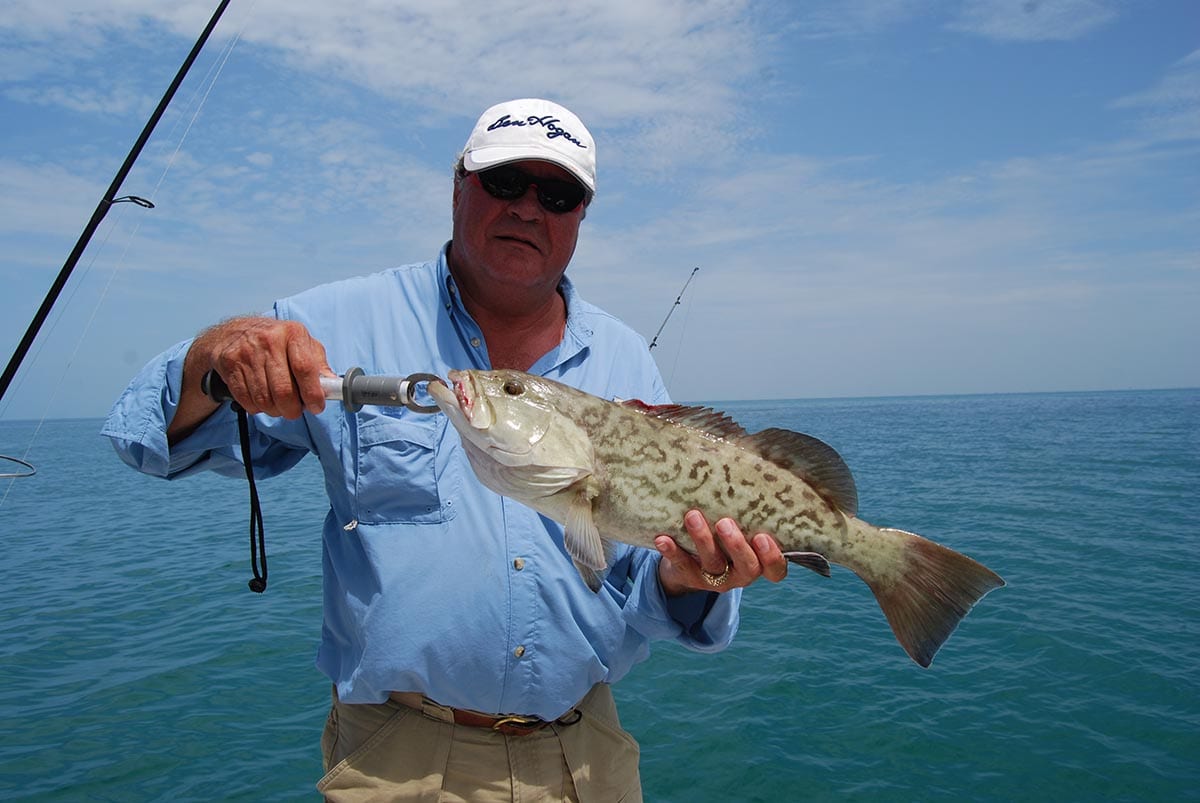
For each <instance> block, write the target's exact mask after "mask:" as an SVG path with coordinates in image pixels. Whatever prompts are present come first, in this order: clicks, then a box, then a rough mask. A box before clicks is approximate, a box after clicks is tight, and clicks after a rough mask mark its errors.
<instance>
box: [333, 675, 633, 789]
mask: <svg viewBox="0 0 1200 803" xmlns="http://www.w3.org/2000/svg"><path fill="white" fill-rule="evenodd" d="M578 708H579V710H580V711H582V712H583V717H582V719H580V721H579V722H577V723H575V724H574V725H560V724H558V723H554V724H551V725H549V726H548V727H546V728H543V729H542V730H540V731H537V732H535V733H531V734H528V735H525V736H505V735H503V734H500V733H496V732H495V731H492V730H488V729H485V728H472V727H467V726H463V725H455V724H454V723H453V722H442V721H439V720H436V719H432V718H430V717H428V716H426V715H424V714H422V713H421V712H420V711H417V710H416V709H413V708H409V707H407V706H405V705H402V704H400V703H397V702H394V701H391V700H389V701H387V702H385V703H380V704H377V705H351V704H348V703H343V702H341V701H340V700H338V699H337V696H336V694H335V695H334V701H333V707H332V709H331V710H330V712H329V719H328V721H327V722H326V723H325V732H324V734H323V736H322V737H321V750H322V752H323V754H324V757H325V771H326V774H325V777H324V778H322V779H321V781H320V782H319V783H318V784H317V790H318V791H320V792H321V793H322V794H324V795H325V799H326V800H327V801H331V803H366V802H367V801H393V800H394V801H428V802H429V803H446V802H448V801H470V802H471V803H474V802H475V801H486V802H487V803H491V802H492V801H511V802H512V803H518V801H519V802H520V803H527V801H578V803H616V801H628V803H641V800H642V791H641V781H640V779H639V777H638V746H637V742H635V741H634V739H633V737H632V736H630V735H629V734H628V733H626V732H625V731H624V730H622V728H621V723H620V721H619V720H618V719H617V708H616V704H615V703H614V702H613V697H612V691H611V689H610V688H609V687H608V686H607V685H605V684H599V685H597V686H594V687H593V688H592V690H591V691H590V692H588V695H587V696H586V697H584V698H583V700H582V701H581V702H580V703H579V706H578Z"/></svg>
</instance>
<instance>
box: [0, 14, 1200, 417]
mask: <svg viewBox="0 0 1200 803" xmlns="http://www.w3.org/2000/svg"><path fill="white" fill-rule="evenodd" d="M215 5H216V2H215V0H206V1H205V2H191V1H190V0H189V1H188V2H168V0H122V2H119V3H114V2H112V0H105V2H100V1H99V0H55V2H54V3H46V2H44V0H0V119H2V120H3V123H2V124H0V137H2V138H3V147H2V148H0V242H3V248H2V249H0V286H2V287H3V288H4V289H3V292H2V293H0V355H3V358H4V359H5V360H6V361H7V356H8V354H9V353H10V352H11V350H12V348H14V347H15V345H16V343H17V341H18V339H19V337H20V335H21V333H22V332H23V331H24V329H25V326H26V325H27V324H28V321H29V319H30V317H31V316H32V314H33V312H34V310H35V309H36V308H37V305H38V304H39V303H40V302H41V299H42V296H43V295H44V293H45V291H46V289H47V288H48V287H49V285H50V282H51V281H52V280H53V277H54V276H55V274H56V273H57V272H58V269H59V268H60V267H61V265H62V263H63V260H64V259H65V258H66V256H67V254H68V253H69V251H70V249H71V247H72V245H73V244H74V242H75V239H76V237H77V236H78V234H79V232H80V230H81V229H82V228H83V226H84V224H85V223H86V222H87V219H88V217H89V216H90V214H91V212H92V210H93V209H94V208H95V206H96V203H97V201H99V199H100V197H101V196H102V195H103V193H104V191H105V189H106V188H107V186H108V184H109V182H110V181H111V179H112V176H113V174H114V173H115V171H116V170H117V168H118V167H119V166H120V164H121V161H122V160H123V159H124V157H125V154H126V152H127V151H128V149H129V148H130V146H131V145H132V143H133V141H134V139H135V138H136V136H137V134H138V132H139V131H140V130H141V128H142V126H143V125H144V123H145V120H146V118H147V117H148V115H149V113H150V112H151V110H152V109H153V107H154V105H155V104H156V103H157V101H158V98H159V96H160V95H161V94H162V92H163V90H164V89H165V88H166V86H167V84H168V83H169V81H170V79H171V77H172V76H173V75H174V73H175V70H176V69H177V68H178V65H179V63H180V62H181V61H182V59H183V57H184V55H185V54H186V52H187V50H188V49H189V48H190V46H191V43H192V42H193V41H194V39H195V37H196V36H197V35H198V34H199V32H200V30H201V29H202V28H203V26H204V24H205V22H206V21H207V20H208V18H209V16H210V15H211V13H212V10H213V8H215ZM231 45H232V48H231ZM214 78H215V80H214ZM519 96H542V97H550V98H553V99H555V100H558V101H560V102H562V103H564V104H566V105H567V106H569V107H570V108H572V109H573V110H574V111H576V112H577V113H578V114H579V115H580V117H582V118H583V120H584V121H585V122H586V123H587V124H588V126H589V127H590V128H591V130H592V132H593V134H594V135H595V136H596V138H597V140H598V149H597V152H598V157H599V182H598V183H599V193H598V197H597V200H596V202H595V204H593V206H592V208H591V210H590V211H589V214H588V217H587V220H586V221H585V223H584V226H583V231H582V234H581V238H580V246H579V249H578V251H577V252H576V257H575V260H574V262H573V264H572V267H571V269H570V273H571V275H572V276H573V277H574V278H575V280H576V282H577V283H578V285H579V286H580V288H581V289H582V291H583V292H584V294H585V296H586V297H587V298H589V299H590V300H592V301H593V302H595V303H598V304H600V305H601V306H603V307H605V308H607V309H608V310H609V311H611V312H613V313H614V314H616V315H617V316H619V317H621V318H622V319H624V320H625V321H626V322H628V323H629V324H630V325H631V326H633V327H634V328H635V329H637V330H638V331H640V332H641V333H642V334H644V335H645V336H646V337H647V339H649V338H650V337H651V336H652V335H653V334H654V332H655V331H656V330H657V329H658V326H659V325H660V324H661V323H662V320H663V318H664V316H666V314H667V312H668V311H669V310H670V308H671V304H672V302H673V301H674V299H675V297H676V295H677V294H678V292H679V290H680V288H681V287H682V286H683V283H684V281H685V280H686V279H687V276H688V274H689V273H690V271H691V269H692V268H693V267H694V266H699V267H700V269H701V270H700V273H699V274H698V276H697V278H696V281H695V282H694V283H693V284H692V286H691V287H690V288H689V290H688V293H687V294H686V295H685V297H684V302H683V304H681V305H680V307H678V308H677V309H676V310H675V313H674V315H673V316H672V318H671V320H670V322H669V324H668V325H667V328H666V331H665V332H664V333H663V336H662V337H661V338H660V340H659V347H658V348H656V349H655V355H656V357H657V358H658V359H659V364H660V366H661V368H662V370H663V374H664V376H665V377H666V378H667V380H668V385H669V387H670V389H671V391H672V393H673V395H674V396H675V397H676V398H679V399H689V400H719V399H738V398H775V397H819V396H874V395H907V394H940V393H977V392H1008V391H1046V390H1083V389H1118V388H1155V387H1179V386H1197V385H1200V358H1198V357H1197V356H1196V352H1197V347H1198V346H1200V315H1198V314H1197V309H1198V308H1200V303H1198V302H1200V181H1198V179H1200V158H1198V156H1200V4H1197V3H1195V2H1193V0H1182V1H1180V2H1154V1H1153V0H1139V1H1138V2H1134V0H1013V1H1010V0H1003V1H1001V0H968V1H967V2H940V1H939V0H841V1H839V2H832V1H831V2H799V3H783V2H775V3H767V2H754V1H753V0H712V1H711V2H683V0H674V1H671V2H663V1H662V0H636V1H629V2H626V0H579V1H578V2H574V3H571V4H569V5H564V4H561V3H541V2H532V1H529V0H527V1H526V2H510V0H493V2H489V3H477V2H436V1H434V0H419V1H417V2H406V1H401V0H387V1H386V2H385V1H384V0H361V2H358V1H351V0H347V1H346V2H342V3H329V2H310V1H309V0H234V2H233V4H232V5H231V7H230V9H229V11H228V12H227V13H226V15H225V17H224V19H223V20H222V22H221V24H220V26H219V28H218V31H217V34H216V35H215V36H214V39H213V40H212V41H211V42H210V43H209V46H208V48H207V49H206V50H205V51H204V53H203V54H202V55H201V57H200V59H199V60H198V62H197V64H196V65H195V67H194V68H193V70H192V73H191V75H190V76H189V78H188V80H187V82H186V83H185V84H184V85H183V87H182V89H181V90H180V92H179V94H178V96H177V97H176V100H175V102H174V104H173V105H172V107H171V109H170V110H169V112H168V114H167V116H166V117H165V118H164V120H163V122H162V123H161V124H160V125H159V128H158V130H157V132H156V134H155V136H154V138H153V139H152V140H151V143H150V146H149V147H148V148H147V149H146V151H145V153H144V154H143V156H142V158H141V160H140V161H139V163H138V165H137V167H136V168H135V170H134V171H133V173H132V174H131V176H130V177H129V179H128V180H126V182H125V184H124V186H123V188H122V194H136V195H141V196H145V197H148V198H151V199H152V200H154V202H155V203H156V204H157V207H156V208H155V209H154V210H150V211H147V210H144V209H140V208H137V207H134V206H132V205H130V204H122V205H117V206H115V207H114V208H113V211H112V212H111V213H110V214H109V216H108V218H107V220H106V222H105V224H104V225H103V226H102V227H101V229H100V231H99V233H98V235H97V236H96V237H95V239H94V240H93V242H92V244H91V246H90V247H89V249H88V251H87V252H86V254H85V256H84V258H83V260H82V261H81V263H80V266H79V270H78V271H77V274H76V277H75V279H74V280H73V281H72V283H71V284H70V285H69V287H68V292H67V294H66V295H65V296H64V298H63V300H62V301H60V303H59V305H58V306H57V307H56V310H55V314H54V315H53V316H52V319H51V320H52V322H53V328H52V329H51V330H49V331H47V332H46V333H44V334H43V335H42V337H41V338H40V339H39V341H38V344H37V346H36V347H35V352H34V354H33V355H31V357H30V359H29V360H27V362H26V366H25V368H24V369H23V370H22V372H21V374H20V375H19V377H18V383H17V385H15V386H14V388H13V389H12V390H10V392H9V395H8V397H7V398H6V399H5V400H4V401H3V402H2V403H0V417H3V418H31V417H32V418H39V417H41V416H43V415H50V416H63V415H79V416H84V415H86V416H91V415H103V414H104V413H105V412H106V411H107V409H108V406H109V405H110V404H111V402H112V400H113V399H114V398H115V397H116V395H117V394H118V393H119V392H120V389H121V388H122V387H123V386H124V384H125V382H126V381H128V379H129V377H130V376H132V374H133V373H134V372H136V370H137V369H138V368H139V367H140V366H141V365H142V364H143V363H144V362H145V361H146V360H148V359H149V358H150V357H152V356H153V355H154V354H155V353H157V352H158V351H161V350H162V349H164V348H166V347H168V346H169V345H171V344H172V343H174V342H176V341H178V340H181V339H183V338H185V337H188V336H190V335H192V334H194V333H195V332H196V331H197V330H199V329H201V328H203V327H204V326H206V325H208V324H210V323H213V322H215V321H217V320H220V319H222V318H225V317H228V316H231V315H235V314H241V313H248V312H257V311H261V310H264V309H266V308H268V307H269V305H270V303H271V302H272V301H273V300H274V299H275V298H277V297H280V296H283V295H287V294H289V293H292V292H295V291H298V290H301V289H304V288H306V287H309V286H311V285H314V284H317V283H320V282H324V281H331V280H335V279H338V278H340V277H344V276H349V275H354V274H359V273H364V272H371V271H375V270H380V269H383V268H386V267H390V266H394V265H398V264H404V263H407V262H415V261H422V260H424V259H427V258H429V257H431V256H432V255H433V254H434V253H435V252H436V250H437V249H438V248H439V246H440V245H441V244H442V243H443V242H444V241H445V239H446V238H447V237H448V236H449V227H450V225H449V224H450V206H449V203H450V166H451V164H452V163H453V160H454V158H455V156H456V155H457V152H458V149H459V148H460V147H461V146H462V143H463V141H464V140H465V139H466V135H467V133H468V132H469V131H470V128H471V126H472V125H473V123H474V121H475V119H476V118H477V117H478V115H479V114H480V112H482V110H483V109H484V108H486V107H487V106H488V105H490V104H492V103H494V102H497V101H499V100H504V99H507V98H511V97H519ZM345 367H347V366H335V368H339V369H342V368H345ZM424 368H425V366H419V365H414V366H412V369H413V370H414V371H419V370H424Z"/></svg>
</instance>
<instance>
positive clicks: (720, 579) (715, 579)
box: [700, 561, 733, 588]
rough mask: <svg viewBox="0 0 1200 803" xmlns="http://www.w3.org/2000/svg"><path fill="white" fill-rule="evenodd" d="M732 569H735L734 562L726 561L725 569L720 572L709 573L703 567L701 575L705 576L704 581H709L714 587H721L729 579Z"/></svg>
mask: <svg viewBox="0 0 1200 803" xmlns="http://www.w3.org/2000/svg"><path fill="white" fill-rule="evenodd" d="M731 571H733V564H732V563H730V562H729V561H725V571H723V572H721V573H720V574H709V573H708V572H706V571H704V569H701V570H700V576H701V577H703V578H704V582H706V583H708V584H709V585H710V586H712V587H713V588H720V587H721V586H723V585H725V581H726V580H728V579H729V573H730V572H731Z"/></svg>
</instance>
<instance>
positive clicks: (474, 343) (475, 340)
mask: <svg viewBox="0 0 1200 803" xmlns="http://www.w3.org/2000/svg"><path fill="white" fill-rule="evenodd" d="M471 345H472V346H474V347H475V348H479V338H477V337H473V338H471Z"/></svg>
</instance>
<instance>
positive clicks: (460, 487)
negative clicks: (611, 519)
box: [104, 99, 786, 802]
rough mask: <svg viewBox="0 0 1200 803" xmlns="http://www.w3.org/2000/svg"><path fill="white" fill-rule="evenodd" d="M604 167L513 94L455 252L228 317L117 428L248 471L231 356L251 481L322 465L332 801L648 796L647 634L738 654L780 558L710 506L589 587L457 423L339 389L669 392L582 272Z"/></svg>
mask: <svg viewBox="0 0 1200 803" xmlns="http://www.w3.org/2000/svg"><path fill="white" fill-rule="evenodd" d="M595 164H596V162H595V144H594V142H593V140H592V137H591V135H590V134H589V133H588V131H587V129H586V128H585V127H584V126H583V123H582V122H580V120H579V119H578V118H577V117H576V116H575V115H574V114H572V113H571V112H569V111H568V110H566V109H564V108H562V107H561V106H558V105H556V104H554V103H550V102H548V101H544V100H536V99H523V100H515V101H511V102H508V103H502V104H499V105H497V106H493V107H492V108H490V109H488V110H487V111H486V112H484V114H483V116H482V117H481V118H480V119H479V122H478V124H477V125H476V126H475V129H474V131H473V132H472V133H471V136H470V138H469V139H468V141H467V144H466V147H465V149H464V151H463V154H462V157H461V158H460V161H459V163H458V165H457V168H456V170H455V180H454V194H453V238H452V239H451V241H450V242H449V243H447V245H446V246H445V247H444V248H443V249H442V252H441V254H440V255H439V257H438V258H437V259H435V260H432V261H430V262H426V263H424V264H418V265H409V266H405V267H402V268H397V269H395V270H391V271H387V272H384V273H380V274H376V275H373V276H366V277H359V278H355V279H349V280H345V281H341V282H337V283H334V284H331V285H326V286H323V287H318V288H315V289H313V290H310V291H308V292H305V293H301V294H300V295H297V296H295V297H292V298H289V299H285V300H282V301H279V302H277V303H276V304H275V307H274V314H273V316H270V317H262V318H239V319H234V320H231V321H228V322H225V323H223V324H219V325H217V326H215V327H213V328H211V329H209V330H207V331H205V332H203V333H201V334H200V335H199V336H198V337H196V338H195V339H194V340H193V341H187V342H184V343H181V344H179V345H177V346H175V347H174V348H173V349H170V350H168V351H167V352H165V353H164V354H163V355H161V356H160V357H158V358H157V359H155V360H154V361H152V362H151V363H150V364H149V365H148V366H146V368H144V369H143V371H142V373H141V374H140V375H139V376H138V377H137V378H136V379H135V380H134V381H133V383H131V385H130V386H129V388H128V389H127V390H126V392H125V393H124V395H122V397H121V398H120V399H119V400H118V401H117V403H116V405H115V406H114V408H113V412H112V414H111V415H110V417H109V419H108V422H107V423H106V425H105V429H104V433H105V434H106V435H108V436H109V437H110V438H112V440H113V442H114V445H115V446H116V448H117V450H118V452H119V453H120V455H121V457H122V458H123V459H124V460H125V461H126V462H128V463H130V464H131V465H133V466H134V467H135V468H138V469H139V470H141V471H144V472H147V473H150V474H154V475H158V476H165V477H172V478H173V477H179V476H183V475H186V474H190V473H193V472H196V471H200V470H216V471H221V472H223V473H229V474H234V475H237V474H240V473H241V472H242V468H241V465H240V463H239V461H238V454H239V453H238V451H237V449H236V447H235V444H236V443H237V439H238V435H237V431H236V426H235V421H234V417H233V414H232V413H231V411H230V409H229V407H228V406H220V405H218V404H216V403H215V402H213V401H211V400H210V399H208V398H207V397H206V396H205V395H204V394H203V393H202V392H201V390H200V378H201V377H202V376H203V375H204V374H205V373H206V372H207V371H209V370H214V369H215V370H216V371H217V372H218V373H219V374H220V375H221V377H222V378H224V380H225V381H226V383H227V384H228V385H229V388H230V391H231V393H232V395H233V397H234V398H235V399H236V400H237V401H238V402H239V403H240V404H241V405H242V406H243V407H244V408H245V409H246V410H247V412H248V413H249V414H250V415H251V429H252V432H251V441H252V448H253V462H254V466H255V471H256V473H257V474H259V475H261V476H268V475H271V474H274V473H278V472H280V471H283V470H285V469H287V468H289V467H290V466H292V465H294V464H295V463H296V462H297V461H298V460H299V459H300V458H301V457H303V456H304V455H305V454H306V453H308V452H312V453H314V454H316V455H317V457H318V458H319V460H320V463H321V466H322V469H323V471H324V474H325V480H326V487H327V489H328V492H329V502H330V510H329V513H328V515H327V516H326V519H325V525H324V529H323V555H324V624H323V630H322V640H321V646H320V649H319V651H318V656H317V665H318V667H319V668H320V669H321V670H322V671H323V672H324V673H325V674H326V675H328V676H329V678H330V679H331V680H332V682H333V685H334V702H333V706H332V708H331V711H330V716H329V720H328V722H327V724H326V729H325V734H324V737H323V739H322V748H323V751H324V758H325V762H326V764H325V769H326V771H327V774H326V776H325V777H324V778H323V779H322V780H321V782H320V783H319V784H318V789H320V790H321V791H322V792H323V793H324V794H325V795H326V796H327V798H328V799H330V800H375V799H380V800H386V799H400V800H460V799H461V800H516V799H533V798H534V797H537V798H538V799H567V800H581V801H606V802H607V801H614V800H640V799H641V790H640V782H639V780H638V772H637V757H638V752H637V745H636V742H634V741H633V739H632V737H630V736H629V734H627V733H626V732H625V731H623V730H622V729H621V727H620V723H619V721H618V719H617V716H616V709H615V706H614V704H613V701H612V694H611V692H610V690H609V684H611V683H613V682H615V681H616V680H618V679H620V678H621V677H623V676H624V675H625V674H626V673H627V672H628V671H629V670H630V668H631V667H632V666H633V665H634V664H635V663H637V662H638V661H640V660H642V659H644V658H645V657H646V655H647V654H648V642H649V640H650V639H652V638H673V639H676V640H678V641H680V642H682V643H684V644H686V645H688V646H689V647H692V648H693V649H696V650H700V651H716V650H720V649H723V648H724V647H725V646H726V645H727V644H728V643H729V641H730V640H731V639H732V638H733V634H734V631H735V630H736V627H737V609H738V602H739V599H740V591H739V589H740V587H742V586H745V585H747V584H749V583H750V582H753V581H754V580H755V579H757V578H758V577H760V576H766V577H768V578H769V579H771V580H775V581H778V580H779V579H781V578H782V577H783V576H784V574H785V573H786V563H785V562H784V558H783V556H782V555H781V554H780V551H779V548H778V546H777V544H776V543H775V541H774V539H772V538H771V537H770V536H768V535H765V534H758V535H756V536H754V537H753V538H751V539H748V538H747V537H746V536H744V535H743V533H742V532H741V531H740V530H739V529H738V527H737V525H736V524H735V523H734V522H732V521H729V520H722V521H720V522H717V523H716V525H715V527H710V525H709V523H708V522H707V521H706V520H705V518H704V516H703V515H702V514H701V513H700V512H698V511H691V512H689V514H688V515H687V516H686V517H685V526H686V528H687V531H688V533H689V534H690V535H691V536H692V538H693V539H694V541H695V543H696V546H697V549H698V552H699V554H698V555H697V556H692V555H691V554H688V553H686V552H684V551H683V550H682V549H681V548H680V547H679V546H678V545H677V544H676V543H675V542H674V540H673V539H671V538H669V537H667V536H660V537H659V539H658V541H657V542H656V545H657V547H658V550H659V553H661V554H656V553H654V552H652V551H650V550H645V549H637V548H634V547H629V546H624V545H622V546H620V547H619V550H618V552H617V553H616V555H615V556H614V560H613V563H612V565H611V566H610V568H609V571H608V573H607V576H606V579H605V583H604V585H603V587H602V589H601V590H600V591H599V593H593V592H592V591H590V590H589V589H588V588H587V586H586V585H585V584H584V583H583V581H582V580H581V579H580V578H579V576H578V574H577V572H576V570H575V568H574V566H573V565H572V563H571V560H570V558H569V557H568V556H567V554H566V552H565V549H564V547H563V543H562V530H561V528H560V527H559V526H558V525H556V524H554V523H553V522H550V521H549V520H547V519H544V518H542V517H540V516H539V515H538V514H536V513H535V512H533V511H532V510H530V509H528V508H526V507H524V506H523V505H520V504H518V503H516V502H513V501H511V500H508V499H505V498H502V497H500V496H497V495H495V494H493V493H492V492H490V491H488V490H487V489H485V488H483V486H482V485H480V484H479V482H478V481H477V480H476V479H475V477H474V475H473V474H472V472H471V469H470V467H469V465H468V464H467V461H466V457H465V455H464V453H463V451H462V447H461V443H460V441H459V440H458V435H457V434H456V433H455V432H454V429H453V427H450V426H447V422H446V419H445V416H441V415H422V414H419V413H415V412H412V411H410V410H407V409H403V408H398V409H393V408H381V407H372V406H366V407H364V408H363V409H362V410H360V411H358V412H357V413H349V412H347V411H346V410H345V408H344V407H343V406H342V405H340V404H329V405H326V403H325V400H324V397H323V394H322V391H321V386H320V377H321V376H322V375H334V374H335V371H334V369H333V367H334V366H336V367H337V368H338V369H339V371H345V370H346V369H347V368H349V367H352V366H359V367H361V368H363V369H364V371H365V372H366V373H368V374H390V375H403V374H407V373H410V372H414V371H428V372H431V373H435V374H437V375H439V376H445V375H446V373H447V372H448V371H449V370H450V369H451V368H464V367H479V368H488V367H491V368H516V369H520V370H525V371H530V372H533V373H538V374H542V375H546V376H550V377H552V378H555V379H557V380H559V381H562V382H565V383H568V384H571V385H574V386H576V387H580V388H582V389H583V390H586V391H588V392H591V393H594V394H596V395H600V396H604V397H608V398H611V397H613V396H620V397H623V398H641V399H643V400H646V401H648V402H652V403H661V402H665V401H666V400H667V395H666V391H665V390H664V388H663V384H662V380H661V377H660V376H659V374H658V371H657V369H656V368H655V366H654V363H653V361H652V359H651V358H650V356H649V353H648V350H647V349H646V344H645V341H644V340H643V339H642V338H641V337H640V336H638V335H637V334H635V333H634V332H632V331H631V330H629V329H628V328H627V327H625V326H624V325H623V324H621V323H620V322H618V321H617V320H615V319H614V318H612V317H611V316H609V315H607V314H606V313H604V312H603V311H601V310H599V309H597V308H596V307H593V306H591V305H590V304H588V303H587V302H585V301H583V300H582V299H581V298H579V296H578V294H577V293H576V292H575V289H574V287H573V286H572V284H571V282H570V280H569V279H567V278H566V276H565V275H564V273H565V271H566V268H567V264H568V263H569V261H570V259H571V256H572V254H573V253H574V250H575V244H576V239H577V236H578V233H579V225H580V222H581V221H582V220H583V218H584V215H585V213H586V209H587V206H588V204H589V203H590V202H591V199H592V196H593V194H594V192H595ZM714 585H715V588H716V590H715V591H714V590H713V589H714Z"/></svg>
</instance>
